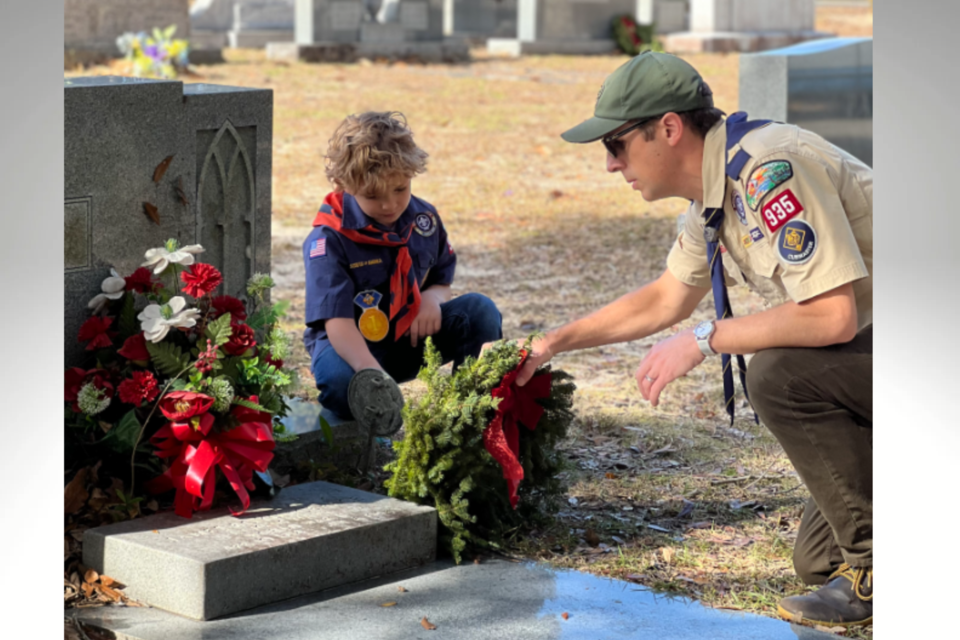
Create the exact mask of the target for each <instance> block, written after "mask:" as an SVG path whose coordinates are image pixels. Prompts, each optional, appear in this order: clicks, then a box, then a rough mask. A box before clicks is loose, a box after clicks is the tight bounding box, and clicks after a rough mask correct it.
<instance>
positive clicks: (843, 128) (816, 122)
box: [739, 38, 873, 165]
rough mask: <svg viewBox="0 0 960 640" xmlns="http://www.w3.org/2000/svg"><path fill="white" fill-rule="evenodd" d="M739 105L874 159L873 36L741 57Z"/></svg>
mask: <svg viewBox="0 0 960 640" xmlns="http://www.w3.org/2000/svg"><path fill="white" fill-rule="evenodd" d="M739 104H740V107H739V108H740V109H741V110H743V111H746V112H747V113H748V114H749V115H750V117H751V118H766V119H770V120H776V121H779V122H789V123H790V124H795V125H798V126H800V127H803V128H804V129H808V130H810V131H813V132H815V133H818V134H820V135H821V136H823V137H824V138H826V139H827V140H829V141H830V142H832V143H833V144H835V145H837V146H838V147H840V148H841V149H844V150H846V151H847V152H849V153H851V154H852V155H854V156H856V157H857V158H859V159H860V160H862V161H863V162H865V163H866V164H868V165H872V164H873V38H830V39H827V40H818V41H814V42H807V43H803V44H797V45H794V46H791V47H786V48H783V49H776V50H773V51H765V52H763V53H756V54H749V55H743V56H741V57H740V102H739Z"/></svg>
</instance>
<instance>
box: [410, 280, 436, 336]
mask: <svg viewBox="0 0 960 640" xmlns="http://www.w3.org/2000/svg"><path fill="white" fill-rule="evenodd" d="M442 318H443V314H442V313H441V312H440V299H439V298H438V297H437V296H435V295H433V294H432V293H431V292H430V291H424V292H423V294H422V295H421V296H420V310H419V311H418V312H417V317H416V318H414V319H413V324H411V325H410V331H409V333H410V345H411V346H413V347H416V346H417V341H418V340H419V339H420V338H426V337H427V336H432V335H433V334H435V333H437V332H438V331H440V323H441V320H442Z"/></svg>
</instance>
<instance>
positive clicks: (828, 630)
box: [813, 624, 847, 636]
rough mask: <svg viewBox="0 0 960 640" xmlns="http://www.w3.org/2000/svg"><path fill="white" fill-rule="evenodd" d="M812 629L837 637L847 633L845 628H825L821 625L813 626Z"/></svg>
mask: <svg viewBox="0 0 960 640" xmlns="http://www.w3.org/2000/svg"><path fill="white" fill-rule="evenodd" d="M813 628H814V629H816V630H817V631H823V632H825V633H832V634H835V635H838V636H842V635H845V634H846V633H847V628H846V627H839V626H838V627H827V626H824V625H822V624H816V625H814V626H813Z"/></svg>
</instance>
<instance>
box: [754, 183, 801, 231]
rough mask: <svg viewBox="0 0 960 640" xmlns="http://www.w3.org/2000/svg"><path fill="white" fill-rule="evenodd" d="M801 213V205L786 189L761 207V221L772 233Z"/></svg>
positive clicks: (791, 192)
mask: <svg viewBox="0 0 960 640" xmlns="http://www.w3.org/2000/svg"><path fill="white" fill-rule="evenodd" d="M801 211H803V205H801V204H800V201H799V200H797V196H795V195H793V191H791V190H790V189H787V190H785V191H784V192H783V193H781V194H780V195H779V196H777V197H776V198H774V199H773V200H771V201H770V202H768V203H767V204H765V205H764V206H763V221H764V223H766V225H767V229H769V230H770V233H773V232H774V231H776V230H777V229H779V228H780V227H782V226H783V225H784V224H786V223H787V221H788V220H789V219H790V218H793V217H794V216H796V215H797V214H798V213H800V212H801Z"/></svg>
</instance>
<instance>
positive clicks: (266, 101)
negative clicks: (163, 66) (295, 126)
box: [63, 76, 273, 366]
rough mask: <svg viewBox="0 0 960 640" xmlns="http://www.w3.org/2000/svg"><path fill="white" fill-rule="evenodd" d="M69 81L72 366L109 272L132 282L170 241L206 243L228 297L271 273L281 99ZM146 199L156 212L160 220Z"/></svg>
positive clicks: (138, 83) (67, 305)
mask: <svg viewBox="0 0 960 640" xmlns="http://www.w3.org/2000/svg"><path fill="white" fill-rule="evenodd" d="M64 85H65V86H64V161H65V162H64V278H63V284H64V350H65V354H64V355H65V360H66V363H67V365H68V366H70V365H71V364H73V363H76V362H78V361H79V360H80V358H81V357H82V355H83V345H82V344H79V343H78V342H77V331H78V329H79V327H80V325H81V324H82V323H83V322H84V321H85V320H86V319H87V318H88V317H89V314H90V312H89V310H88V309H87V303H88V301H89V300H90V299H91V298H93V297H94V296H95V295H96V294H97V293H99V291H100V284H101V282H102V281H103V280H104V278H106V277H107V276H108V275H109V269H110V267H115V268H116V269H117V271H118V272H119V273H120V274H121V275H129V274H130V273H132V272H133V271H134V270H135V269H136V268H137V267H138V266H139V265H140V264H141V262H142V261H143V259H144V253H145V252H146V250H147V249H149V248H152V247H159V246H162V245H163V243H164V242H165V241H166V240H167V239H168V238H176V239H178V240H179V242H180V243H181V244H182V245H187V244H195V243H199V244H202V245H203V246H204V248H205V249H206V251H205V253H203V254H201V256H200V259H201V260H202V261H203V262H207V263H209V264H213V265H214V266H216V267H217V268H218V269H220V270H221V272H222V273H223V279H224V282H223V285H222V286H221V288H220V290H219V291H220V293H225V294H229V295H234V296H238V297H243V296H244V295H245V292H244V289H245V283H246V280H247V278H249V277H250V276H251V275H252V274H253V273H255V272H263V273H269V272H270V211H271V204H270V197H271V194H270V180H271V144H272V136H273V92H272V91H270V90H267V89H248V88H245V87H229V86H220V85H211V84H188V85H184V84H183V83H182V82H177V81H161V80H148V79H142V78H125V77H116V76H103V77H89V78H73V79H68V80H65V81H64ZM168 157H169V158H171V160H170V162H169V164H168V166H167V169H166V171H165V172H164V173H163V176H162V177H161V178H160V179H159V180H158V181H157V182H154V179H153V178H154V173H155V169H156V167H157V166H158V165H159V164H160V163H161V162H163V161H164V160H165V159H166V158H168ZM178 190H179V191H178ZM179 192H182V193H183V196H184V197H183V198H181V196H180V194H179ZM144 203H149V204H151V205H153V206H155V207H156V208H157V211H158V214H159V224H157V223H155V222H154V221H153V220H152V219H151V217H149V216H148V215H147V213H146V212H145V209H144Z"/></svg>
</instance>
